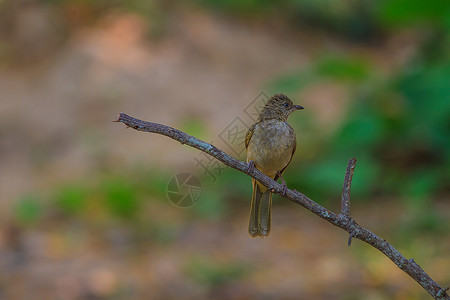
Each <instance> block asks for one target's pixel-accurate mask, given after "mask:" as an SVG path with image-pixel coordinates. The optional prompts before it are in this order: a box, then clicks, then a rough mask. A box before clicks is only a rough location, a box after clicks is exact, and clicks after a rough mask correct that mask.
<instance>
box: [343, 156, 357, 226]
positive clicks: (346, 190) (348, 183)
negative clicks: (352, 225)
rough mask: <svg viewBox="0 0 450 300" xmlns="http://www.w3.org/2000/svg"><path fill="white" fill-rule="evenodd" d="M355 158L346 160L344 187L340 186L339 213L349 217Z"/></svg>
mask: <svg viewBox="0 0 450 300" xmlns="http://www.w3.org/2000/svg"><path fill="white" fill-rule="evenodd" d="M355 165H356V158H352V159H350V160H349V161H348V165H347V171H346V172H345V178H344V187H343V188H342V202H341V214H342V215H343V216H345V217H347V218H348V217H350V190H351V188H352V179H353V173H354V172H355Z"/></svg>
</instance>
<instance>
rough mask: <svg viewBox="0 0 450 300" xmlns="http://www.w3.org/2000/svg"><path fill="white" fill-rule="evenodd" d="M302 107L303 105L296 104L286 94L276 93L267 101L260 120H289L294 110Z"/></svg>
mask: <svg viewBox="0 0 450 300" xmlns="http://www.w3.org/2000/svg"><path fill="white" fill-rule="evenodd" d="M300 109H303V106H300V105H294V104H293V103H292V101H291V99H289V97H288V96H286V95H285V94H275V95H273V96H272V97H271V98H270V99H269V101H267V103H266V105H265V106H264V108H263V110H262V112H261V114H260V115H259V120H268V119H277V120H280V121H287V119H288V117H289V115H290V114H291V113H292V112H293V111H296V110H300Z"/></svg>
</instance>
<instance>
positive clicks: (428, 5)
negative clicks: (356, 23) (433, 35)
mask: <svg viewBox="0 0 450 300" xmlns="http://www.w3.org/2000/svg"><path fill="white" fill-rule="evenodd" d="M377 12H378V17H379V18H380V20H381V21H382V22H383V23H384V24H387V25H390V26H406V25H424V24H427V23H428V24H432V25H439V26H445V27H447V29H450V2H449V1H447V0H431V1H420V0H384V1H380V3H379V7H378V10H377Z"/></svg>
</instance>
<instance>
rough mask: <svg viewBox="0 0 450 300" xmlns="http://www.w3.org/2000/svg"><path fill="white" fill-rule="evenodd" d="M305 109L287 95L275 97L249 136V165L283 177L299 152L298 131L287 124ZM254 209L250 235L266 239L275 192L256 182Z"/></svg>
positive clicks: (252, 127) (253, 199)
mask: <svg viewBox="0 0 450 300" xmlns="http://www.w3.org/2000/svg"><path fill="white" fill-rule="evenodd" d="M298 109H303V107H301V106H298V105H293V104H292V101H291V100H290V99H289V98H288V97H287V96H286V95H284V94H276V95H274V96H272V97H271V98H270V99H269V101H268V102H267V104H266V105H265V106H264V108H263V110H262V112H261V114H260V116H259V118H258V121H257V122H256V123H255V124H253V125H252V126H251V127H250V128H249V130H248V131H247V134H246V136H245V147H246V148H247V162H250V161H253V163H254V165H255V167H256V168H257V169H258V170H260V171H261V172H263V173H264V174H266V175H267V176H269V177H270V178H273V179H275V180H277V179H278V177H279V175H278V173H280V174H283V172H284V170H285V169H286V167H287V166H288V165H289V163H290V162H291V159H292V156H293V155H294V152H295V150H296V145H297V142H296V137H295V132H294V129H292V127H291V126H290V125H289V124H288V123H287V119H288V117H289V115H290V114H291V112H293V111H295V110H298ZM252 184H253V195H252V206H251V211H250V221H249V228H248V231H249V234H250V235H251V236H252V237H256V236H260V237H266V236H267V235H269V232H270V226H271V208H272V192H271V191H269V190H267V188H266V187H265V186H263V185H262V184H260V183H259V182H257V181H256V180H254V179H253V181H252Z"/></svg>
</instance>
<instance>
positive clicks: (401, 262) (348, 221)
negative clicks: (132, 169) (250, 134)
mask: <svg viewBox="0 0 450 300" xmlns="http://www.w3.org/2000/svg"><path fill="white" fill-rule="evenodd" d="M115 122H122V123H124V124H125V125H127V126H128V127H131V128H134V129H136V130H139V131H144V132H151V133H157V134H162V135H165V136H168V137H170V138H172V139H174V140H177V141H179V142H180V143H181V144H186V145H188V146H191V147H193V148H196V149H198V150H200V151H203V152H205V153H207V154H209V155H211V156H212V157H214V158H216V159H217V160H219V161H221V162H222V163H224V164H225V165H227V166H229V167H232V168H233V169H236V170H238V171H241V172H242V173H245V174H248V175H249V176H251V177H252V178H254V179H256V180H257V181H259V182H260V183H262V184H263V185H264V186H265V187H267V188H268V189H271V190H272V191H273V192H274V193H276V194H278V195H280V196H282V197H284V198H286V199H289V200H291V201H293V202H295V203H297V204H299V205H301V206H303V207H304V208H306V209H307V210H309V211H311V212H312V213H314V214H316V215H317V216H319V217H320V218H322V219H324V220H326V221H328V222H330V223H331V224H333V225H335V226H337V227H339V228H342V229H343V230H345V231H347V232H348V233H349V234H350V238H349V245H350V242H351V239H352V238H356V239H359V240H361V241H363V242H365V243H367V244H369V245H371V246H372V247H374V248H376V249H378V250H379V251H381V252H382V253H383V254H384V255H386V256H387V257H388V258H389V259H390V260H392V261H393V262H394V263H395V264H396V265H397V267H399V268H400V269H401V270H403V271H404V272H405V273H406V274H408V275H409V276H410V277H411V278H413V279H414V280H415V281H417V282H418V283H419V284H420V285H421V286H422V287H423V288H424V289H425V290H426V291H427V292H428V293H429V294H430V295H431V296H433V297H434V298H435V299H450V297H449V295H448V294H447V290H448V288H442V287H441V286H439V285H438V284H437V283H436V282H435V281H434V280H433V279H432V278H431V277H430V276H429V275H428V274H427V273H426V272H425V271H424V270H423V269H422V268H421V267H420V266H419V265H418V264H417V263H416V262H415V261H414V259H412V258H411V259H406V258H405V257H404V256H403V255H402V254H401V253H400V252H399V251H398V250H397V249H395V248H394V247H393V246H392V245H391V244H390V243H388V242H387V241H386V240H384V239H382V238H380V237H378V236H377V235H375V234H374V233H373V232H371V231H370V230H368V229H366V228H364V227H362V226H360V225H358V224H357V223H356V222H355V221H354V220H353V219H352V218H350V189H351V182H352V177H353V172H354V169H355V164H356V159H354V158H353V159H350V160H349V162H348V166H347V172H346V175H345V180H344V188H343V192H342V208H341V213H340V214H335V213H333V212H331V211H329V210H327V209H326V208H325V207H323V206H321V205H320V204H317V203H316V202H314V201H312V200H311V199H309V198H308V197H306V196H305V195H304V194H302V193H300V192H298V191H295V190H290V189H288V190H287V191H286V193H285V194H284V195H283V186H282V185H281V184H279V183H277V182H276V181H274V180H272V179H271V178H269V177H267V176H266V175H265V174H263V173H262V172H260V171H259V170H258V169H256V168H250V170H249V168H248V164H247V163H245V162H242V161H239V160H236V159H234V158H233V157H231V156H229V155H228V154H226V153H225V152H223V151H222V150H220V149H218V148H217V147H215V146H213V145H211V144H209V143H206V142H204V141H202V140H199V139H198V138H196V137H193V136H191V135H188V134H186V133H184V132H182V131H180V130H178V129H175V128H172V127H169V126H165V125H162V124H158V123H151V122H145V121H142V120H139V119H136V118H133V117H131V116H128V115H126V114H124V113H120V114H119V115H118V116H117V119H116V120H115Z"/></svg>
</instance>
